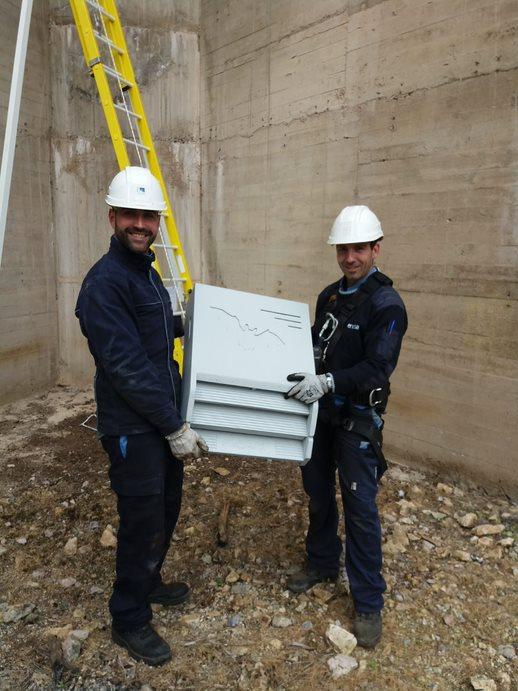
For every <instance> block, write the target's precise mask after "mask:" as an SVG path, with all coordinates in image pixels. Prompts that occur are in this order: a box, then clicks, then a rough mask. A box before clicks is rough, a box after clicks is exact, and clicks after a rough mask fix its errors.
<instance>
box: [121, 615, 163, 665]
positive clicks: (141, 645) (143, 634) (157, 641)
mask: <svg viewBox="0 0 518 691" xmlns="http://www.w3.org/2000/svg"><path fill="white" fill-rule="evenodd" d="M112 641H113V642H114V643H117V645H120V646H122V647H123V648H126V650H127V651H128V653H129V654H130V655H131V657H132V658H133V659H135V660H139V661H140V660H142V662H145V663H146V664H147V665H151V666H152V667H158V665H163V664H164V662H167V661H168V660H170V659H171V657H172V655H171V648H170V647H169V643H167V641H164V639H163V638H162V637H161V636H159V635H158V633H157V632H156V631H155V629H154V628H153V627H152V626H151V624H144V625H143V626H139V627H138V628H137V629H130V630H128V631H117V629H114V628H113V627H112Z"/></svg>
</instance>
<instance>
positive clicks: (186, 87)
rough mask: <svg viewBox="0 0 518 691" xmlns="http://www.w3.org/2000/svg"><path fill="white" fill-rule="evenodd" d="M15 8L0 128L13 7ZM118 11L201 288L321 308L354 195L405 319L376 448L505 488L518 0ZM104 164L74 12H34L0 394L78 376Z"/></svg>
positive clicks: (61, 0) (58, 6) (1, 285)
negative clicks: (379, 235)
mask: <svg viewBox="0 0 518 691" xmlns="http://www.w3.org/2000/svg"><path fill="white" fill-rule="evenodd" d="M7 5H8V11H7V13H6V15H5V18H4V22H3V25H2V28H0V32H1V34H0V35H1V37H2V39H3V40H2V42H0V64H1V65H2V67H3V68H4V69H2V74H1V76H0V99H1V100H0V136H2V135H3V129H4V125H5V116H6V112H7V97H8V90H9V79H8V78H7V77H8V75H9V74H10V65H11V64H12V56H13V55H14V44H15V36H16V27H17V21H18V15H19V7H20V5H21V0H7ZM119 5H120V10H121V15H122V19H123V24H124V26H125V29H126V36H127V40H128V44H129V47H130V51H131V53H132V57H133V59H134V66H135V68H136V72H137V77H138V80H139V83H140V86H141V90H142V94H143V98H144V102H145V105H146V109H147V113H148V117H149V121H150V124H151V128H152V131H153V133H154V135H155V141H156V144H157V148H158V151H159V155H160V158H161V161H162V166H163V170H164V173H165V177H166V179H167V181H168V183H169V185H170V186H171V189H172V202H173V206H174V208H175V215H176V218H177V223H178V226H179V228H180V232H181V233H182V235H183V237H184V243H185V245H186V251H187V254H188V258H189V261H190V268H191V272H192V274H193V277H194V278H195V279H196V280H198V279H202V280H204V281H205V282H210V283H215V284H220V285H225V286H228V287H231V288H237V289H241V290H249V291H254V292H260V293H264V294H269V295H277V296H281V297H286V298H292V299H296V300H304V301H307V302H310V303H311V304H312V305H313V303H314V300H315V297H316V295H317V293H318V292H319V291H320V290H321V288H322V287H323V286H324V285H326V284H327V283H329V282H330V281H332V280H335V278H337V277H338V275H339V272H338V269H337V267H336V263H335V259H334V254H333V250H332V249H331V248H329V247H328V246H327V245H326V244H325V240H326V239H327V235H328V232H329V227H330V224H331V222H332V220H333V218H334V216H335V215H336V214H337V212H338V211H339V210H340V208H342V207H343V206H344V205H346V204H350V203H366V204H368V205H369V206H371V207H372V208H373V209H374V211H375V212H376V213H377V214H378V216H379V217H380V219H381V221H382V224H383V227H384V231H385V234H386V240H385V241H384V243H383V247H382V254H381V258H380V266H381V268H382V269H383V270H384V271H385V272H386V273H388V274H389V275H391V277H392V278H393V279H394V281H395V284H396V287H397V288H398V289H399V291H400V292H401V294H402V296H403V298H404V300H405V302H406V304H407V307H408V311H409V318H410V327H409V332H408V334H407V337H406V341H405V343H404V349H403V353H402V356H401V360H400V366H399V368H398V371H397V372H396V375H395V376H394V379H393V391H394V393H393V396H392V399H391V404H390V412H389V414H388V416H387V433H386V445H387V451H388V455H389V457H393V458H398V459H401V460H403V461H405V462H410V463H416V464H433V465H435V466H444V467H445V468H447V469H448V470H449V471H451V470H456V469H458V470H460V471H462V472H465V471H469V472H471V473H472V474H475V475H477V476H479V477H486V478H487V479H488V480H492V481H495V480H496V481H499V482H501V483H502V484H503V485H504V486H509V485H510V484H514V485H516V480H515V477H514V475H515V473H514V468H515V466H516V460H517V456H518V453H517V451H516V448H517V447H518V444H517V442H518V432H517V429H518V419H517V417H518V416H517V411H518V405H517V403H518V365H517V355H516V353H517V352H518V351H517V348H516V340H517V339H516V337H515V335H514V334H515V331H516V322H517V319H518V316H517V293H518V291H517V285H516V269H517V268H518V257H517V246H518V231H517V219H518V196H517V191H516V190H517V182H518V179H517V178H518V171H517V161H518V156H517V148H518V119H517V116H518V54H517V52H516V50H515V45H516V34H517V32H518V4H517V3H516V1H515V0H470V2H469V3H467V2H465V0H447V1H446V0H365V1H363V2H362V1H360V0H340V1H339V0H320V1H319V2H314V1H313V0H275V1H274V0H239V2H238V1H237V0H175V1H174V2H155V3H142V2H140V1H138V0H127V1H126V2H124V3H119ZM49 29H50V31H49ZM115 167H116V165H115V159H114V156H113V151H112V148H111V144H110V142H109V139H108V135H107V130H106V127H105V124H104V118H103V114H102V112H101V109H100V106H99V105H98V102H97V99H96V96H95V89H94V86H93V83H92V81H91V79H90V77H89V76H88V75H87V71H86V68H85V66H84V61H83V56H82V53H81V50H80V46H79V41H78V39H77V35H76V33H75V27H74V26H73V23H72V21H71V14H70V10H69V7H68V2H66V1H65V0H41V1H40V2H38V3H35V10H34V13H33V20H32V25H31V36H30V47H29V56H28V66H27V70H26V82H25V87H24V94H23V103H22V115H21V118H20V128H19V135H18V147H17V154H16V160H15V181H14V185H13V192H12V196H11V205H10V210H9V219H8V230H7V238H6V247H5V256H4V261H3V264H2V269H1V271H0V318H1V324H2V327H1V332H0V400H2V401H5V400H9V399H10V398H13V397H17V396H22V395H25V394H28V393H32V392H34V391H35V390H38V389H44V388H46V387H48V386H50V385H52V384H53V383H55V382H56V381H57V380H58V379H59V380H60V381H62V382H65V383H80V384H84V383H85V382H87V381H89V378H90V376H91V363H90V358H89V356H88V353H87V351H86V348H85V344H84V340H83V338H82V336H81V335H80V333H79V329H78V326H77V322H76V320H75V318H74V317H73V306H74V303H75V298H76V295H77V291H78V289H79V285H80V283H81V280H82V278H83V276H84V274H85V272H86V270H87V269H88V268H89V266H90V265H91V264H92V263H93V262H94V261H95V260H96V259H97V258H98V257H99V256H100V255H101V254H102V253H103V252H104V251H105V249H106V246H107V240H108V237H109V228H108V226H107V221H106V208H105V206H104V203H103V201H102V199H103V194H104V191H105V188H106V185H107V183H108V182H109V180H110V178H111V176H112V174H113V172H114V170H115ZM35 221H36V222H35Z"/></svg>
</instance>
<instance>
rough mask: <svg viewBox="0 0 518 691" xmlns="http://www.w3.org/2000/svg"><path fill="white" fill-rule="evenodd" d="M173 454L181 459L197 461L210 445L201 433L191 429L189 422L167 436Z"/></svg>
mask: <svg viewBox="0 0 518 691" xmlns="http://www.w3.org/2000/svg"><path fill="white" fill-rule="evenodd" d="M166 439H167V441H168V442H169V446H170V448H171V452H172V454H173V456H175V457H176V458H178V459H179V460H180V461H195V460H197V459H199V458H201V457H202V454H204V453H207V452H208V450H209V447H208V446H207V444H206V443H205V440H204V439H202V437H200V435H199V434H198V433H197V432H195V431H194V430H193V429H191V427H190V425H189V423H188V422H184V424H183V425H182V426H181V427H180V428H179V429H177V430H176V432H172V434H168V435H167V437H166Z"/></svg>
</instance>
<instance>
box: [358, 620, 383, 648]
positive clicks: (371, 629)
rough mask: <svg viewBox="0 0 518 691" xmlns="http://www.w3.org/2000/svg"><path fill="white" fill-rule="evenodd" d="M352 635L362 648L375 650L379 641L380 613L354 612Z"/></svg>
mask: <svg viewBox="0 0 518 691" xmlns="http://www.w3.org/2000/svg"><path fill="white" fill-rule="evenodd" d="M353 633H354V635H355V636H356V640H357V641H358V645H360V646H361V647H362V648H375V647H376V646H377V645H378V643H379V642H380V640H381V612H356V617H355V619H354V624H353Z"/></svg>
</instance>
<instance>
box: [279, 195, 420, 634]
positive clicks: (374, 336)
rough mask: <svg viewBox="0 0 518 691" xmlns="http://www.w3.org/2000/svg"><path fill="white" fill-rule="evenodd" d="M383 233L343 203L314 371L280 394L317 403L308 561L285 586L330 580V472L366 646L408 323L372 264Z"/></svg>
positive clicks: (335, 548) (362, 211)
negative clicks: (395, 375)
mask: <svg viewBox="0 0 518 691" xmlns="http://www.w3.org/2000/svg"><path fill="white" fill-rule="evenodd" d="M382 238H383V231H382V230H381V225H380V222H379V220H378V219H377V217H376V216H375V215H374V213H373V212H372V211H371V210H370V209H369V208H368V207H366V206H348V207H345V208H344V209H342V211H341V212H340V214H339V215H338V217H337V218H336V220H335V222H334V224H333V227H332V228H331V234H330V236H329V240H328V244H330V245H335V246H336V257H337V261H338V265H339V267H340V269H341V271H342V273H343V276H342V278H341V279H340V280H339V281H337V282H336V283H332V284H331V285H329V286H328V287H327V288H325V289H324V290H323V291H322V293H320V295H319V297H318V300H317V307H316V316H315V323H314V326H313V330H312V333H313V344H314V346H315V355H316V366H317V374H310V373H298V372H297V373H294V374H290V375H289V376H288V380H289V381H292V382H297V383H296V384H295V385H294V386H292V388H291V389H290V390H289V391H288V392H287V394H286V396H287V397H295V398H297V399H299V400H300V401H302V402H304V403H307V404H309V403H313V402H314V401H317V400H319V401H320V403H319V416H318V423H317V429H316V432H315V438H314V445H313V453H312V456H311V459H310V461H309V463H308V464H307V465H305V466H304V467H303V468H302V480H303V484H304V490H305V491H306V494H307V495H308V497H309V528H308V532H307V535H306V556H307V566H306V568H305V569H304V570H303V571H302V572H300V573H297V574H295V575H294V576H292V577H291V578H290V579H289V580H288V588H289V589H290V590H292V591H293V592H295V593H300V592H303V591H305V590H308V589H309V588H311V587H312V586H314V585H315V584H316V583H319V582H320V581H324V580H328V579H331V580H336V578H337V576H338V571H339V560H340V553H341V551H342V545H341V542H340V539H339V537H338V510H337V506H336V499H335V475H336V471H338V479H339V482H340V490H341V495H342V505H343V511H344V519H345V531H346V540H345V568H346V572H347V576H348V580H349V586H350V590H351V595H352V599H353V602H354V608H355V620H354V629H353V630H354V633H355V635H356V638H357V639H358V644H359V645H361V646H363V647H365V648H373V647H374V646H375V645H377V643H378V642H379V640H380V639H381V610H382V608H383V592H384V591H385V581H384V579H383V576H382V574H381V562H382V554H381V526H380V520H379V515H378V509H377V506H376V493H377V489H378V481H379V479H380V477H381V475H382V474H383V472H384V470H385V469H386V463H385V458H384V457H383V452H382V436H381V429H382V427H383V421H382V418H381V415H382V413H384V412H385V409H386V405H387V401H388V395H389V391H390V387H389V377H390V375H391V374H392V372H393V371H394V368H395V367H396V364H397V360H398V357H399V351H400V348H401V341H402V339H403V335H404V333H405V331H406V328H407V317H406V311H405V306H404V304H403V301H402V300H401V298H400V296H399V295H398V293H397V292H396V291H395V290H394V288H393V287H392V281H391V280H390V278H388V277H387V276H385V275H384V274H382V273H381V271H379V270H378V269H377V267H376V266H375V261H376V259H377V257H378V256H379V253H380V242H381V239H382Z"/></svg>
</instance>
